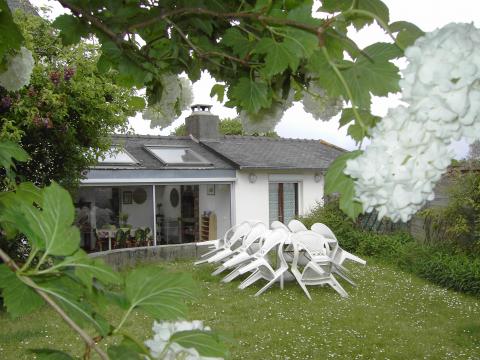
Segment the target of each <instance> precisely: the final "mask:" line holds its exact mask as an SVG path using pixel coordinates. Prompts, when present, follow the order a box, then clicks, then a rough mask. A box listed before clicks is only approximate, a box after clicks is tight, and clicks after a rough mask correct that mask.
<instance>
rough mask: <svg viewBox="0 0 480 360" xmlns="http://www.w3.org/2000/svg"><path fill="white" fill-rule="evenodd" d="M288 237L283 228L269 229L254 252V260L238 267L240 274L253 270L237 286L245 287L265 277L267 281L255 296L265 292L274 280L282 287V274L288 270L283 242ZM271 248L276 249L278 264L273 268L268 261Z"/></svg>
mask: <svg viewBox="0 0 480 360" xmlns="http://www.w3.org/2000/svg"><path fill="white" fill-rule="evenodd" d="M287 238H288V233H287V232H286V231H285V230H284V229H275V230H273V231H271V232H270V233H269V234H268V235H267V237H266V238H265V242H264V243H263V246H262V248H261V249H260V250H259V251H258V252H257V253H255V254H254V255H253V256H254V260H253V261H252V262H250V263H249V264H247V265H245V266H243V267H241V268H240V269H238V272H239V273H240V274H245V273H247V272H250V271H253V273H252V274H251V275H250V276H249V277H248V278H246V279H245V280H244V281H243V282H242V283H241V284H240V285H239V286H238V287H239V288H240V289H245V288H246V287H248V286H250V285H252V284H253V283H254V282H256V281H258V280H260V279H265V280H266V281H268V283H267V284H266V285H265V286H263V287H262V288H261V289H260V290H258V291H257V293H256V294H255V296H258V295H260V294H262V293H263V292H265V291H266V290H267V289H268V288H269V287H270V286H272V284H274V283H275V282H276V281H280V287H281V288H282V289H283V277H282V276H283V274H284V273H285V272H286V271H288V265H287V262H286V261H285V259H284V257H283V244H284V242H285V240H286V239H287ZM272 250H276V251H277V255H278V259H279V262H280V264H279V266H278V268H276V269H274V268H273V267H272V265H271V264H270V262H269V253H270V252H271V251H272Z"/></svg>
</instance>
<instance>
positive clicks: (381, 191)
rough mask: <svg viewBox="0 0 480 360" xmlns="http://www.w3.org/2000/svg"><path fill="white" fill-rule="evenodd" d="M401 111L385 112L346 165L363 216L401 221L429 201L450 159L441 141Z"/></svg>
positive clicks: (445, 146) (406, 110)
mask: <svg viewBox="0 0 480 360" xmlns="http://www.w3.org/2000/svg"><path fill="white" fill-rule="evenodd" d="M411 116H412V114H411V113H410V111H409V109H407V108H406V107H403V106H400V107H398V108H395V109H392V110H390V112H389V113H388V115H387V116H386V117H385V118H384V119H383V120H382V122H381V123H380V124H379V125H378V126H377V127H376V128H375V129H374V130H373V137H372V143H371V144H370V145H369V146H368V147H367V149H366V150H365V152H364V153H363V154H362V155H361V156H359V157H357V158H355V159H352V160H348V161H347V166H346V168H345V173H346V174H347V175H350V176H351V177H353V178H355V179H356V181H355V193H356V194H357V198H358V200H359V201H361V202H362V204H363V208H364V210H365V211H366V212H371V211H372V210H373V209H376V210H377V211H378V217H379V218H380V219H381V218H382V217H384V216H389V217H390V218H391V219H392V221H399V220H401V221H407V220H408V219H410V217H411V216H412V215H413V214H414V213H415V212H416V211H418V210H419V209H420V208H421V207H422V206H423V205H425V203H426V202H427V201H429V200H433V197H434V194H433V187H434V184H435V182H437V181H438V180H439V179H440V177H441V174H442V173H443V172H444V171H445V170H446V168H447V166H448V165H449V164H450V161H451V159H452V158H453V153H452V152H451V151H450V150H449V148H448V146H447V145H446V144H445V143H444V142H443V141H441V140H439V139H437V138H435V137H434V136H433V135H432V134H431V133H429V132H428V131H427V130H426V129H425V127H424V126H422V124H421V123H419V122H417V121H412V120H411Z"/></svg>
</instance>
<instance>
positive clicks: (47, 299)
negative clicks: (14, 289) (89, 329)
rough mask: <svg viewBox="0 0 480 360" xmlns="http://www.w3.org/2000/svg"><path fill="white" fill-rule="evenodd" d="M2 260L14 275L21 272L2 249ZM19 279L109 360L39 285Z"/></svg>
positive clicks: (0, 254)
mask: <svg viewBox="0 0 480 360" xmlns="http://www.w3.org/2000/svg"><path fill="white" fill-rule="evenodd" d="M0 259H2V260H3V262H4V263H5V265H7V266H8V268H9V269H10V270H12V271H13V272H14V273H16V272H17V271H19V270H20V268H19V267H18V265H17V264H16V263H15V261H13V260H12V259H11V258H10V256H8V254H7V253H5V252H4V251H3V250H2V249H0ZM18 277H19V279H20V280H21V281H22V282H24V283H25V284H26V285H27V286H29V287H31V288H32V289H33V290H35V292H36V293H37V294H38V295H40V297H41V298H42V299H43V300H45V302H46V303H47V304H48V305H50V306H51V307H52V308H53V309H54V310H55V311H56V312H57V313H58V314H59V315H60V317H61V318H62V319H63V320H64V321H65V322H66V323H67V324H68V326H70V327H71V328H72V329H73V330H74V331H76V332H77V333H78V334H79V335H80V337H81V338H82V339H83V341H84V342H85V343H86V344H87V346H89V347H91V348H93V349H94V350H95V352H96V353H97V354H98V355H99V356H100V358H101V359H103V360H109V358H108V355H107V354H106V353H105V352H104V351H103V350H102V349H100V348H99V347H98V345H97V344H96V343H95V341H94V340H93V339H92V338H91V337H90V335H88V334H87V333H86V332H85V331H84V330H83V329H82V328H81V327H79V326H78V325H77V324H76V323H75V321H73V320H72V319H71V318H70V317H69V316H68V315H67V314H66V313H65V311H63V309H62V308H61V307H60V306H59V305H58V304H57V303H56V302H55V301H54V300H53V299H52V298H51V297H50V296H48V295H47V294H46V293H45V292H43V291H42V290H41V289H39V288H38V286H37V284H35V282H34V281H33V280H32V279H30V278H29V277H27V276H21V275H19V276H18Z"/></svg>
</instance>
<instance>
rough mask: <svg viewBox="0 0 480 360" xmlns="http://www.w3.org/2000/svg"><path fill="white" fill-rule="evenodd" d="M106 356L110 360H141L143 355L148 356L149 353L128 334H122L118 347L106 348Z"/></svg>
mask: <svg viewBox="0 0 480 360" xmlns="http://www.w3.org/2000/svg"><path fill="white" fill-rule="evenodd" d="M108 355H110V357H111V358H112V359H118V360H130V359H131V360H143V359H145V355H150V353H149V351H148V349H147V348H146V347H145V346H144V345H143V344H142V343H139V342H138V341H136V340H135V339H134V338H132V337H131V336H129V335H128V334H124V335H123V340H122V342H121V343H120V345H114V346H110V347H109V348H108Z"/></svg>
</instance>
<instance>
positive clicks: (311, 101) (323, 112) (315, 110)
mask: <svg viewBox="0 0 480 360" xmlns="http://www.w3.org/2000/svg"><path fill="white" fill-rule="evenodd" d="M302 101H303V109H304V110H305V111H306V112H308V113H310V114H312V115H313V117H314V118H315V120H319V119H321V120H323V121H328V120H330V119H331V118H332V117H334V116H335V115H337V114H338V113H339V112H340V111H341V110H342V108H343V101H342V99H341V98H334V97H330V96H328V95H327V93H326V92H325V89H323V88H322V87H321V86H320V85H319V84H318V83H317V82H316V81H313V80H312V81H310V84H309V85H308V89H307V91H304V92H303V100H302Z"/></svg>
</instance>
